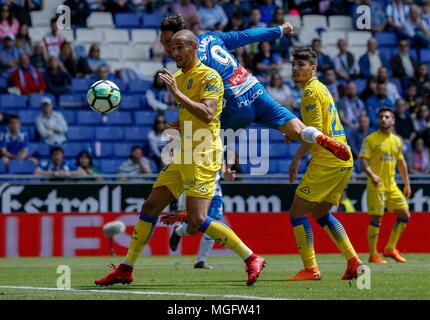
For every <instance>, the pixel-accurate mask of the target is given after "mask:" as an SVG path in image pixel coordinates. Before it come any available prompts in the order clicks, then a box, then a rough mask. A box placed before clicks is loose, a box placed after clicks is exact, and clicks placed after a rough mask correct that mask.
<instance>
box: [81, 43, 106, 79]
mask: <svg viewBox="0 0 430 320" xmlns="http://www.w3.org/2000/svg"><path fill="white" fill-rule="evenodd" d="M86 61H87V63H88V66H89V68H90V70H91V72H93V73H94V72H97V69H98V68H99V67H100V66H101V65H103V64H107V62H106V61H105V60H103V59H101V58H100V46H99V45H98V44H96V43H95V44H93V45H91V47H90V51H89V53H88V58H87V59H86Z"/></svg>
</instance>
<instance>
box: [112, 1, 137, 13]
mask: <svg viewBox="0 0 430 320" xmlns="http://www.w3.org/2000/svg"><path fill="white" fill-rule="evenodd" d="M105 6H106V10H107V11H109V12H110V13H112V14H117V13H122V12H130V11H132V10H133V6H132V4H131V3H130V1H128V0H107V1H105Z"/></svg>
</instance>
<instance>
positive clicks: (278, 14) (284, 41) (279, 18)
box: [270, 8, 294, 61]
mask: <svg viewBox="0 0 430 320" xmlns="http://www.w3.org/2000/svg"><path fill="white" fill-rule="evenodd" d="M283 23H284V9H282V8H277V9H276V11H275V15H274V17H273V20H272V23H271V24H270V26H271V27H276V26H281V25H282V24H283ZM293 38H294V37H280V38H278V39H276V40H274V41H272V42H270V44H271V46H272V51H273V52H276V53H279V54H280V55H281V57H282V59H284V60H285V61H288V60H289V59H290V48H291V47H292V46H293Z"/></svg>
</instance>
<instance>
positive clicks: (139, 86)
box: [128, 80, 152, 93]
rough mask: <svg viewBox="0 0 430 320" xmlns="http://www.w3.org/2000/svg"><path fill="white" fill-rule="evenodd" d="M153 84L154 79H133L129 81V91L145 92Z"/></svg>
mask: <svg viewBox="0 0 430 320" xmlns="http://www.w3.org/2000/svg"><path fill="white" fill-rule="evenodd" d="M151 85H152V81H148V80H131V81H130V82H129V83H128V92H129V93H145V92H146V91H147V90H148V89H149V88H150V87H151Z"/></svg>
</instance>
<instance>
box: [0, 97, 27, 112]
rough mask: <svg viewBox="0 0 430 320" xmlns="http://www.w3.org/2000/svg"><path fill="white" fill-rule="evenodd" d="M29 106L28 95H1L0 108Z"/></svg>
mask: <svg viewBox="0 0 430 320" xmlns="http://www.w3.org/2000/svg"><path fill="white" fill-rule="evenodd" d="M26 106H27V97H26V96H17V95H14V94H2V95H0V108H10V109H12V108H14V109H15V108H16V109H20V108H25V107H26Z"/></svg>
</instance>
